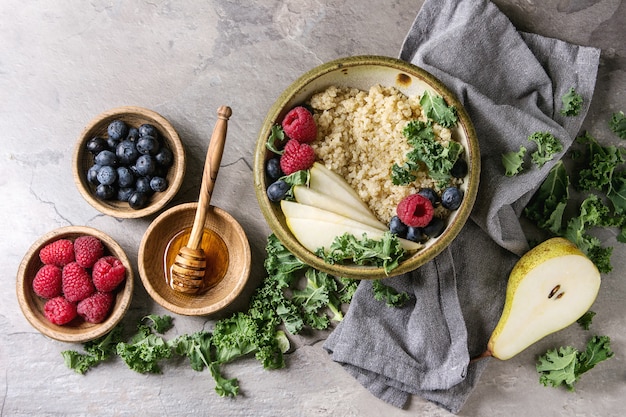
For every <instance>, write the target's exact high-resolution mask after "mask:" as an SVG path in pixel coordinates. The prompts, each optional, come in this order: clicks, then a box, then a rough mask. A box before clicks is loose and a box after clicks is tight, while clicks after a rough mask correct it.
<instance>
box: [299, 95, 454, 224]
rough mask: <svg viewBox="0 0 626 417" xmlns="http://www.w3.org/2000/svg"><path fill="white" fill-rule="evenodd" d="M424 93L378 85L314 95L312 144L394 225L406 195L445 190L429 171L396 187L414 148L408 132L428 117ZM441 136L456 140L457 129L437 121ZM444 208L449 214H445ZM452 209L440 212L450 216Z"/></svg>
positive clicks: (435, 128) (441, 209)
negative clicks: (396, 175) (396, 168)
mask: <svg viewBox="0 0 626 417" xmlns="http://www.w3.org/2000/svg"><path fill="white" fill-rule="evenodd" d="M419 100H420V97H418V96H412V97H407V96H406V95H404V94H403V93H401V92H400V91H399V90H398V89H396V88H393V87H383V86H380V85H375V86H373V87H371V88H370V89H369V91H362V90H358V89H355V88H347V87H336V86H331V87H328V88H327V89H326V90H324V91H322V92H320V93H317V94H315V95H313V96H312V97H311V100H310V103H309V104H310V105H311V107H312V108H313V110H314V118H315V120H316V122H317V126H318V136H317V138H318V139H317V140H316V141H314V142H313V143H312V144H311V145H312V146H313V148H314V149H315V153H316V156H317V157H318V158H319V159H321V160H322V161H323V163H324V164H325V165H326V167H328V168H330V169H331V170H333V171H335V172H336V173H338V174H340V175H342V176H343V177H344V178H345V179H346V181H347V182H348V183H349V184H350V185H351V186H352V188H354V189H355V190H356V191H357V193H358V194H359V196H360V197H361V199H362V200H363V201H364V202H365V203H366V204H367V205H368V206H369V207H370V209H371V210H372V211H373V213H374V214H375V215H376V216H377V217H378V218H379V219H380V220H381V221H383V222H385V223H387V224H388V223H389V221H390V219H391V218H392V217H393V216H394V215H395V214H396V207H397V205H398V203H399V202H400V200H402V199H403V198H404V197H406V196H408V195H410V194H414V193H417V192H418V191H419V190H420V189H421V188H433V189H435V190H436V191H438V192H439V191H440V190H439V188H438V184H437V183H436V182H435V181H434V180H432V179H431V178H429V177H428V175H427V172H425V171H420V172H418V173H417V179H416V180H415V181H414V182H413V183H412V184H410V185H408V186H407V185H394V184H393V182H392V179H391V175H390V172H391V171H390V170H391V167H392V165H393V164H394V163H396V164H398V165H402V164H403V163H404V161H405V155H406V153H407V152H408V151H409V150H410V149H411V145H410V144H409V143H408V142H407V140H406V137H405V136H404V134H403V132H402V131H403V129H404V127H405V126H406V124H407V123H408V122H410V121H412V120H415V119H419V120H422V121H426V117H425V115H423V114H422V111H421V107H420V104H419ZM433 129H434V132H435V135H436V140H439V141H442V142H444V143H445V142H447V141H450V140H451V132H450V130H449V129H447V128H443V127H441V126H439V125H437V124H434V125H433ZM442 211H443V212H442ZM445 211H446V210H445V209H443V208H442V207H438V208H437V209H436V212H435V214H436V215H437V216H440V217H445V216H446V215H447V214H446V213H444V212H445Z"/></svg>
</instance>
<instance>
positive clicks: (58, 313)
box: [43, 296, 78, 325]
mask: <svg viewBox="0 0 626 417" xmlns="http://www.w3.org/2000/svg"><path fill="white" fill-rule="evenodd" d="M43 312H44V315H45V316H46V318H47V319H48V320H49V321H50V322H51V323H54V324H58V325H64V324H67V323H69V322H70V321H72V320H74V318H76V316H77V315H78V313H77V312H76V305H75V304H74V303H72V302H70V301H68V300H67V299H66V298H65V297H62V296H59V297H55V298H53V299H51V300H48V301H46V304H44V306H43Z"/></svg>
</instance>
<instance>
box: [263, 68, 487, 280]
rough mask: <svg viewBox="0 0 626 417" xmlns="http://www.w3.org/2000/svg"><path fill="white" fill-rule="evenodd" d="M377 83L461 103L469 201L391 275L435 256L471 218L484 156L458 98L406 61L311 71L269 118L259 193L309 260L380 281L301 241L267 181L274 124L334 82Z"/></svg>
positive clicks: (279, 232) (284, 235)
mask: <svg viewBox="0 0 626 417" xmlns="http://www.w3.org/2000/svg"><path fill="white" fill-rule="evenodd" d="M375 84H381V85H383V86H388V87H396V88H397V89H398V90H400V91H401V92H402V93H404V94H406V95H409V96H412V95H422V94H423V92H424V91H425V90H430V91H431V92H434V93H436V94H438V95H441V96H442V97H443V98H444V99H445V101H446V102H447V103H448V104H449V105H453V106H454V107H456V109H457V112H458V117H459V123H458V124H457V126H456V127H455V128H454V129H452V132H453V136H454V137H455V139H457V140H458V141H459V142H461V143H462V144H463V146H464V147H465V150H466V158H467V162H468V166H469V170H468V174H467V176H466V178H465V179H464V182H463V185H462V186H461V188H462V190H463V192H464V194H465V197H464V199H463V203H462V204H461V206H460V207H459V209H458V210H456V211H455V212H453V213H452V215H451V216H450V218H449V219H448V225H447V227H446V230H445V231H444V232H443V233H442V234H441V235H440V236H439V237H438V238H435V239H430V240H429V241H428V242H427V243H426V244H425V246H424V248H422V249H421V250H420V251H418V252H416V253H415V254H413V255H412V256H410V257H409V258H407V259H405V260H404V261H403V262H401V263H400V265H399V266H398V267H397V268H396V269H394V270H393V271H392V272H391V274H390V275H400V274H403V273H406V272H409V271H412V270H414V269H416V268H418V267H419V266H421V265H423V264H424V263H426V262H428V261H429V260H431V259H432V258H434V257H435V256H436V255H437V254H439V253H440V252H441V251H442V250H443V249H444V248H445V247H446V246H448V245H449V244H450V242H452V240H453V239H454V238H455V237H456V236H457V235H458V233H459V232H460V230H461V228H462V227H463V225H464V224H465V222H466V221H467V219H468V217H469V214H470V212H471V210H472V206H473V205H474V201H475V199H476V192H477V190H478V182H479V174H480V155H479V147H478V140H477V138H476V133H475V131H474V127H473V126H472V123H471V121H470V119H469V116H468V115H467V113H466V111H465V109H464V108H463V106H462V105H461V103H460V102H459V101H458V99H457V98H456V97H455V96H454V95H453V94H452V93H451V92H450V91H449V90H448V88H447V87H446V86H445V85H443V84H442V83H441V82H440V81H439V80H437V79H436V78H435V77H433V76H432V75H431V74H429V73H428V72H426V71H424V70H423V69H421V68H418V67H416V66H414V65H411V64H409V63H406V62H404V61H401V60H398V59H394V58H388V57H381V56H355V57H349V58H342V59H338V60H334V61H331V62H328V63H326V64H323V65H320V66H318V67H316V68H314V69H312V70H310V71H309V72H307V73H305V74H304V75H302V76H301V77H300V78H298V79H297V80H296V81H295V82H294V83H293V84H291V85H290V86H289V87H288V88H287V89H286V90H285V91H284V92H283V93H282V94H281V95H280V96H279V97H278V99H277V100H276V102H275V103H274V105H273V106H272V107H271V108H270V110H269V112H268V114H267V116H266V118H265V121H264V123H263V126H262V128H261V131H260V134H259V138H258V142H257V146H256V150H255V160H254V184H255V192H256V196H257V200H258V202H259V206H260V208H261V211H262V212H263V215H264V216H265V219H266V220H267V223H268V224H269V226H270V228H271V230H272V232H273V233H274V234H275V235H276V236H277V237H278V238H279V239H280V240H281V242H282V243H283V244H284V245H285V247H287V248H288V249H289V250H290V251H291V252H292V253H293V254H295V255H296V256H297V257H298V258H300V259H301V260H302V261H304V262H306V263H307V264H309V265H311V266H313V267H315V268H317V269H319V270H321V271H325V272H327V273H330V274H332V275H335V276H340V277H348V278H357V279H379V278H384V277H387V276H389V275H386V274H385V271H384V270H383V268H377V267H366V266H357V265H350V264H346V265H338V264H335V265H330V264H327V263H325V262H324V261H323V260H322V259H321V258H319V257H318V256H316V255H315V254H314V253H312V252H310V251H309V250H307V249H305V248H304V247H303V246H302V245H301V244H300V243H299V242H298V240H297V239H296V238H295V237H294V236H293V235H292V234H291V232H290V231H289V228H288V227H287V224H286V222H285V217H284V215H283V213H282V211H281V209H280V206H279V205H278V204H275V203H272V202H270V201H269V199H268V198H267V195H266V193H265V190H266V188H267V186H268V185H269V184H268V183H267V181H266V177H265V172H264V165H265V161H266V160H267V159H268V158H269V157H271V155H272V154H271V152H270V151H268V150H267V148H266V147H265V143H266V141H267V137H268V135H269V134H270V130H271V128H272V126H273V125H274V124H276V123H278V122H279V121H280V120H282V118H283V117H284V116H285V114H286V113H287V112H288V111H289V110H290V109H291V108H292V107H294V106H296V105H298V104H301V103H304V102H305V101H307V100H308V99H309V98H310V97H311V95H313V94H315V93H317V92H319V91H322V90H324V89H325V88H327V87H329V86H332V85H336V86H346V87H353V88H358V89H361V90H369V88H370V87H371V86H372V85H375Z"/></svg>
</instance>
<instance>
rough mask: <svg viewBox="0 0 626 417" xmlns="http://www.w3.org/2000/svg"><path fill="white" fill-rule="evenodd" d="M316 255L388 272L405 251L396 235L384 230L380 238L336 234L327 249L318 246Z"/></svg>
mask: <svg viewBox="0 0 626 417" xmlns="http://www.w3.org/2000/svg"><path fill="white" fill-rule="evenodd" d="M318 255H319V256H321V257H323V258H324V261H325V262H327V263H330V264H334V263H341V262H344V261H349V262H352V263H355V264H357V265H373V266H378V267H382V268H383V269H384V270H385V273H387V274H389V272H391V271H392V270H393V269H394V268H396V267H397V266H398V264H399V263H400V260H401V259H402V258H403V257H404V255H405V251H404V249H403V248H402V245H401V244H400V241H399V240H398V237H397V236H396V235H394V234H393V233H391V232H385V233H384V234H383V237H382V239H370V238H368V237H367V235H366V234H363V236H361V237H360V238H357V237H356V236H354V235H351V234H349V233H344V234H343V235H341V236H337V237H336V238H335V239H334V240H333V242H332V243H331V245H330V247H329V248H328V250H327V251H324V248H320V250H319V252H318Z"/></svg>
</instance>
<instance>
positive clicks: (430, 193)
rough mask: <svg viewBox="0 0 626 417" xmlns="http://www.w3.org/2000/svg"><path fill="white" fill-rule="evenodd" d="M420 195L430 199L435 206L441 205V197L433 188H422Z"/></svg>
mask: <svg viewBox="0 0 626 417" xmlns="http://www.w3.org/2000/svg"><path fill="white" fill-rule="evenodd" d="M418 194H419V195H421V196H424V197H426V198H427V199H429V200H430V202H431V203H432V204H433V206H436V205H437V204H439V195H438V194H437V192H436V191H435V190H433V189H432V188H422V189H421V190H419V192H418Z"/></svg>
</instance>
